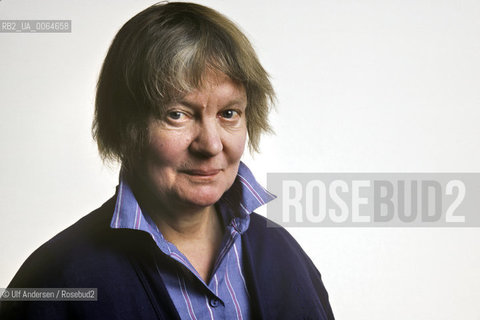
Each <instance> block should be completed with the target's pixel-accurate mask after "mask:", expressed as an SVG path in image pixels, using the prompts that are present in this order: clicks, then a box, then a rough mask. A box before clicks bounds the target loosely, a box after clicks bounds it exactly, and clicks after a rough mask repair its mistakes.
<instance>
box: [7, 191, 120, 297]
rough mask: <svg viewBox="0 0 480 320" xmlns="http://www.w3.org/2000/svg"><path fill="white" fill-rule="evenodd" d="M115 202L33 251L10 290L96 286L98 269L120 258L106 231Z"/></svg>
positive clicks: (111, 237)
mask: <svg viewBox="0 0 480 320" xmlns="http://www.w3.org/2000/svg"><path fill="white" fill-rule="evenodd" d="M114 205H115V201H114V198H111V199H110V200H108V201H107V202H105V203H104V204H103V205H102V206H101V207H100V208H98V209H96V210H94V211H93V212H91V213H89V214H88V215H86V216H85V217H83V218H81V219H80V220H79V221H77V222H76V223H75V224H73V225H72V226H70V227H68V228H67V229H65V230H63V231H62V232H60V233H59V234H57V235H56V236H54V237H53V238H52V239H50V240H49V241H47V242H46V243H44V244H43V245H42V246H40V247H39V248H38V249H37V250H35V251H34V252H33V253H32V254H31V255H30V256H29V257H28V258H27V260H26V261H25V262H24V263H23V265H22V266H21V267H20V269H19V270H18V272H17V274H16V275H15V277H14V278H13V280H12V282H11V283H10V285H9V286H10V287H17V288H18V287H74V286H85V287H86V286H88V284H89V283H92V284H95V283H98V282H97V280H98V279H96V278H97V277H99V276H98V274H99V272H98V269H99V268H102V267H106V266H108V265H109V264H110V263H112V262H113V261H114V260H119V259H120V255H118V254H116V253H115V250H116V248H118V247H119V245H118V244H117V243H116V241H117V242H118V240H117V239H116V238H117V237H115V236H114V235H113V233H112V230H111V229H110V228H109V219H111V216H112V213H113V209H114Z"/></svg>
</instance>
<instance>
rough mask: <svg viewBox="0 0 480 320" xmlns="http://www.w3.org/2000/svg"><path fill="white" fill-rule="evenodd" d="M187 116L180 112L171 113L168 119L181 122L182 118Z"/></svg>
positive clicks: (168, 114)
mask: <svg viewBox="0 0 480 320" xmlns="http://www.w3.org/2000/svg"><path fill="white" fill-rule="evenodd" d="M184 116H185V114H184V113H183V112H180V111H169V112H168V113H167V117H168V118H169V119H171V120H181V119H182V117H184Z"/></svg>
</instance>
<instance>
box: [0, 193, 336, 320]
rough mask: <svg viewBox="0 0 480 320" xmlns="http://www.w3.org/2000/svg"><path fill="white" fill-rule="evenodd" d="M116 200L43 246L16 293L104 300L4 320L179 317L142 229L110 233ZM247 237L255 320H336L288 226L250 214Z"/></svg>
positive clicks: (16, 311) (26, 306)
mask: <svg viewBox="0 0 480 320" xmlns="http://www.w3.org/2000/svg"><path fill="white" fill-rule="evenodd" d="M114 205H115V197H114V198H112V199H110V200H109V201H107V202H106V203H105V204H104V205H103V206H102V207H100V208H99V209H97V210H95V211H93V212H92V213H90V214H88V215H87V216H85V217H84V218H82V219H80V220H79V221H78V222H77V223H75V224H74V225H72V226H71V227H69V228H67V229H66V230H64V231H62V232H61V233H59V234H58V235H56V236H55V237H54V238H52V239H51V240H50V241H48V242H46V243H45V244H44V245H42V246H41V247H40V248H39V249H37V250H36V251H35V252H34V253H33V254H32V255H31V256H30V257H29V258H28V259H27V260H26V261H25V263H24V264H23V265H22V267H21V268H20V270H19V271H18V272H17V274H16V275H15V277H14V278H13V280H12V282H11V283H10V285H9V287H11V288H98V291H97V292H98V301H69V302H65V301H34V302H27V301H24V302H10V301H9V302H5V301H4V302H1V304H0V319H179V317H178V314H177V312H176V310H175V307H174V305H173V303H172V301H171V300H170V297H169V295H168V292H167V290H166V288H165V285H164V284H163V282H162V279H161V276H160V275H159V273H158V272H157V270H156V265H157V264H160V263H162V259H165V257H164V256H163V255H162V254H161V252H160V250H158V248H157V247H156V245H155V243H154V241H153V240H152V238H151V237H150V236H149V235H148V234H147V233H143V232H138V231H133V230H127V229H111V228H110V226H109V224H110V220H111V217H112V213H113V210H114ZM250 219H251V220H250V227H249V228H248V230H247V232H246V233H245V234H243V235H242V241H243V243H242V245H243V251H244V263H245V279H246V282H247V287H248V290H249V292H250V296H251V306H252V314H253V315H254V318H255V319H334V317H333V314H332V310H331V308H330V304H329V301H328V294H327V291H326V290H325V288H324V286H323V283H322V280H321V277H320V273H319V272H318V270H317V269H316V268H315V266H314V265H313V263H312V261H311V260H310V259H309V258H308V257H307V255H306V254H305V252H304V251H303V250H302V249H301V248H300V246H299V245H298V243H297V242H296V241H295V240H294V239H293V238H292V237H291V236H290V234H289V233H288V232H287V231H286V230H285V229H283V228H280V227H279V228H272V227H268V228H267V226H266V223H267V220H266V219H265V218H264V217H262V216H260V215H258V214H255V213H252V214H251V218H250Z"/></svg>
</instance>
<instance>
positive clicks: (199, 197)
mask: <svg viewBox="0 0 480 320" xmlns="http://www.w3.org/2000/svg"><path fill="white" fill-rule="evenodd" d="M198 189H200V190H191V192H189V194H188V195H187V196H186V197H185V198H184V199H183V200H184V201H185V202H187V203H191V204H192V205H194V206H198V207H209V206H212V205H214V204H215V203H216V202H217V201H218V200H220V198H221V197H222V195H223V193H224V192H225V191H224V190H217V189H214V190H212V188H208V187H207V188H198Z"/></svg>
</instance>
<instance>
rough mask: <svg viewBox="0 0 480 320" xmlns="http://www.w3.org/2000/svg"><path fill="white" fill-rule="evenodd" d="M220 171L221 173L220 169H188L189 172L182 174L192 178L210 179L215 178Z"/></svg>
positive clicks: (185, 171)
mask: <svg viewBox="0 0 480 320" xmlns="http://www.w3.org/2000/svg"><path fill="white" fill-rule="evenodd" d="M221 171H222V170H221V169H190V170H184V171H183V172H184V173H185V174H188V175H189V176H193V177H199V178H201V177H204V178H211V177H215V176H216V175H217V174H218V173H220V172H221Z"/></svg>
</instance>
